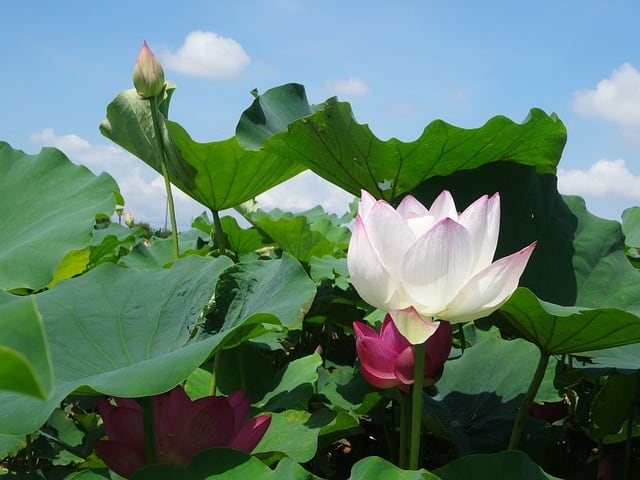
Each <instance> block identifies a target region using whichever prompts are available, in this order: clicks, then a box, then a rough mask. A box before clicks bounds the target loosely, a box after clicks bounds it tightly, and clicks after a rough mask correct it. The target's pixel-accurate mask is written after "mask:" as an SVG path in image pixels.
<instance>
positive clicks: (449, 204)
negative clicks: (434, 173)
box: [429, 190, 458, 221]
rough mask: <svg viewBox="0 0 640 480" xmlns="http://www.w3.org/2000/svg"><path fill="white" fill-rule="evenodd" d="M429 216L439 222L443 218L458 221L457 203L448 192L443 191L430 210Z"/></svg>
mask: <svg viewBox="0 0 640 480" xmlns="http://www.w3.org/2000/svg"><path fill="white" fill-rule="evenodd" d="M429 215H431V216H432V217H434V218H435V219H436V221H437V220H442V219H443V218H447V217H449V218H451V219H452V220H455V221H458V210H456V202H454V201H453V197H452V196H451V193H450V192H449V191H448V190H443V191H442V193H441V194H440V195H438V197H437V198H436V199H435V200H434V201H433V203H432V204H431V208H430V209H429Z"/></svg>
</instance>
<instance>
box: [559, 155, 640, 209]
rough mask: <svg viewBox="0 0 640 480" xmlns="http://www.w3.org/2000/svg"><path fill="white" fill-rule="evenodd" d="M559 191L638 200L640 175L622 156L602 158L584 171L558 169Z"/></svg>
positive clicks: (570, 193)
mask: <svg viewBox="0 0 640 480" xmlns="http://www.w3.org/2000/svg"><path fill="white" fill-rule="evenodd" d="M558 190H559V191H560V192H561V193H563V194H568V195H581V196H586V197H588V196H591V197H597V198H604V197H606V198H607V199H625V200H633V201H640V176H637V175H634V174H633V173H632V172H631V171H630V170H629V169H628V168H627V166H626V165H625V161H624V160H622V159H618V160H606V159H601V160H598V161H597V162H595V163H594V164H592V165H591V166H590V167H589V168H588V169H587V170H561V169H559V170H558Z"/></svg>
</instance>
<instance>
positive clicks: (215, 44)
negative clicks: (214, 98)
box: [158, 30, 250, 78]
mask: <svg viewBox="0 0 640 480" xmlns="http://www.w3.org/2000/svg"><path fill="white" fill-rule="evenodd" d="M158 56H159V57H160V60H161V61H162V65H163V67H164V68H165V69H167V70H173V71H175V72H178V73H184V74H185V75H192V76H195V77H205V78H232V77H235V76H237V75H239V74H240V73H241V72H242V71H243V70H244V68H245V67H246V66H247V65H249V62H250V58H249V55H248V54H247V52H245V50H244V48H242V45H240V44H239V43H238V42H237V41H235V40H234V39H233V38H228V37H222V36H220V35H218V34H216V33H214V32H203V31H201V30H198V31H195V32H191V33H190V34H189V35H187V38H186V39H185V41H184V44H183V45H182V47H180V48H179V49H178V50H177V51H176V52H165V53H160V54H159V55H158Z"/></svg>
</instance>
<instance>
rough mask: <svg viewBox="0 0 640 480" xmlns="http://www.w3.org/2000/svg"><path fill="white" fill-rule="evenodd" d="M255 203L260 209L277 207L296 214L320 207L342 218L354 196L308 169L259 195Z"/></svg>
mask: <svg viewBox="0 0 640 480" xmlns="http://www.w3.org/2000/svg"><path fill="white" fill-rule="evenodd" d="M256 200H257V201H258V206H259V207H260V208H262V209H263V210H271V209H273V208H280V209H281V210H285V211H298V212H299V211H302V210H308V209H310V208H313V207H315V206H316V205H322V207H323V208H324V209H325V210H327V211H328V212H331V213H337V214H338V215H342V214H343V213H345V212H346V211H348V210H349V203H350V202H351V201H352V200H353V195H351V194H350V193H347V192H345V191H344V190H342V189H341V188H339V187H336V186H335V185H333V184H331V183H329V182H327V181H326V180H324V179H323V178H321V177H318V176H317V175H316V174H315V173H313V172H312V171H311V170H305V171H304V172H302V173H300V174H299V175H296V176H295V177H293V178H292V179H289V180H287V181H286V182H284V183H282V184H280V185H278V186H276V187H273V188H272V189H271V190H268V191H267V192H265V193H263V194H262V195H259V196H258V198H257V199H256Z"/></svg>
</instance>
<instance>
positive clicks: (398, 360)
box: [353, 315, 452, 392]
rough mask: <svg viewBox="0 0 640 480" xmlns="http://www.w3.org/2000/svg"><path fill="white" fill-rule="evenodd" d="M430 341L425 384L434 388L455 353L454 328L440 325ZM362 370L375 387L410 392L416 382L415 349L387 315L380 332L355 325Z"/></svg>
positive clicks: (442, 323)
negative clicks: (452, 347) (445, 364)
mask: <svg viewBox="0 0 640 480" xmlns="http://www.w3.org/2000/svg"><path fill="white" fill-rule="evenodd" d="M439 325H440V326H439V327H438V329H437V330H436V332H435V333H434V334H433V335H432V336H431V337H429V339H428V340H427V342H426V350H425V355H424V385H427V386H429V385H433V384H434V383H435V382H436V381H438V379H439V378H440V377H441V376H442V371H443V369H444V363H445V362H446V361H447V358H449V353H450V352H451V340H452V334H451V325H449V324H448V323H447V322H440V323H439ZM353 330H354V332H355V335H356V351H357V352H358V358H359V359H360V371H361V372H362V375H363V376H364V378H365V379H366V380H367V381H368V382H369V383H370V384H371V385H373V386H374V387H378V388H395V387H397V388H399V389H400V390H402V391H404V392H408V391H409V386H410V385H412V384H413V383H414V370H415V362H416V358H415V346H413V345H411V344H410V343H409V341H408V340H407V339H406V338H405V337H403V336H402V334H401V333H400V332H399V331H398V329H397V328H396V326H395V324H394V323H393V321H392V320H391V317H390V316H389V315H387V316H386V317H385V319H384V321H383V322H382V328H381V329H380V333H378V332H377V331H376V330H375V329H373V328H372V327H371V326H369V325H367V324H366V323H362V322H353Z"/></svg>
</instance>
